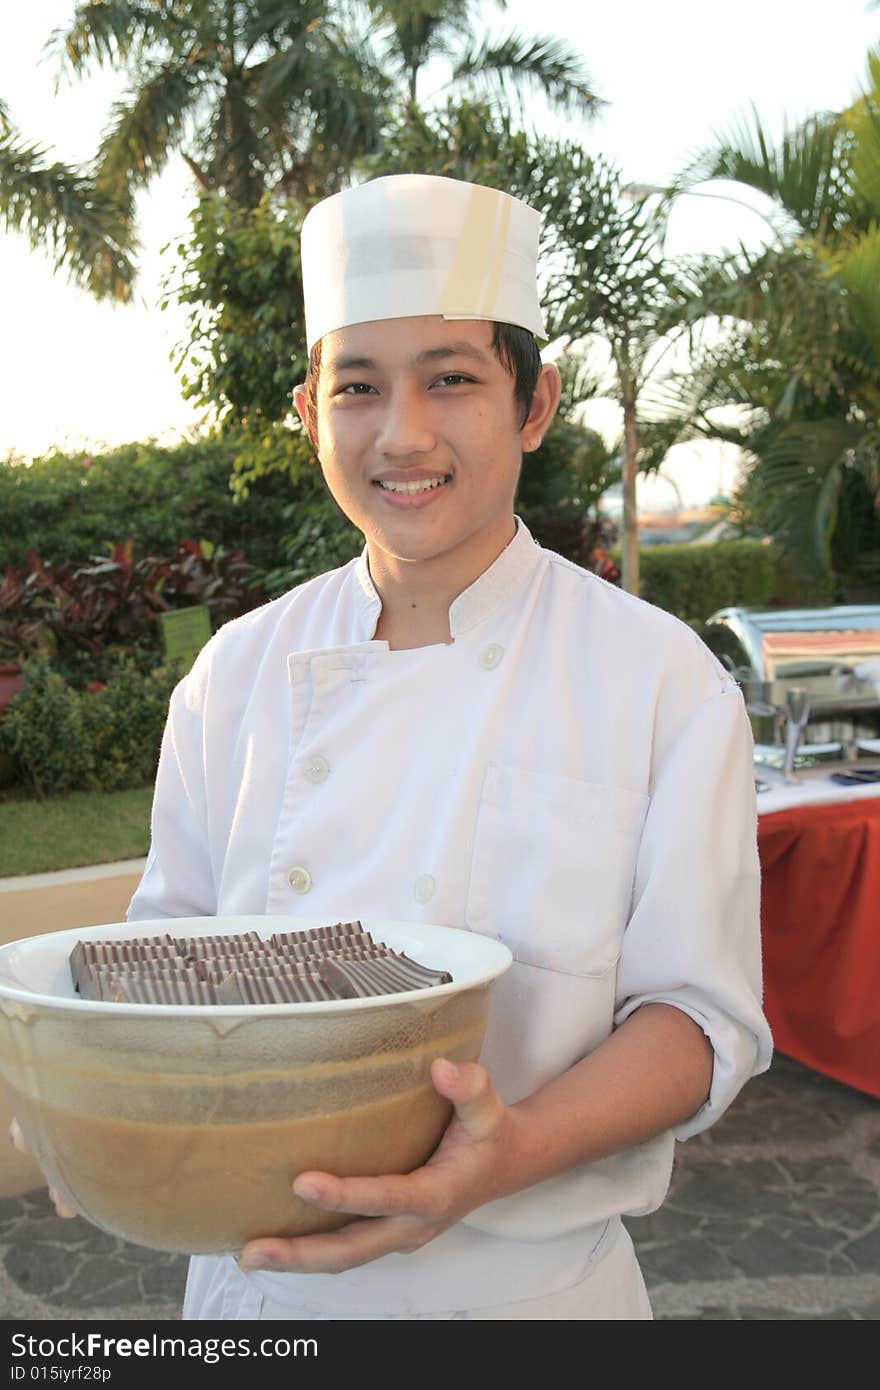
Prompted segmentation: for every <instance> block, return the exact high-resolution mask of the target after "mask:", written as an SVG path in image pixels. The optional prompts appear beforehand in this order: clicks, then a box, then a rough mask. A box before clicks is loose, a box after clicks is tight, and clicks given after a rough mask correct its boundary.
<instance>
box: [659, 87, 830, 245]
mask: <svg viewBox="0 0 880 1390" xmlns="http://www.w3.org/2000/svg"><path fill="white" fill-rule="evenodd" d="M716 138H717V144H716V145H714V146H713V147H712V148H710V149H708V150H705V151H703V152H702V153H701V154H699V155H698V156H696V158H695V159H694V160H692V161H691V163H690V164H689V165H688V166H687V168H685V170H684V171H683V172H682V174H680V175H679V177H678V178H677V179H676V181H675V185H674V188H675V191H678V192H685V191H687V190H688V189H691V188H694V187H695V186H696V185H697V184H703V183H706V182H708V181H710V180H712V179H733V180H734V181H735V182H737V183H742V184H747V185H748V186H749V187H750V188H755V189H758V190H759V191H760V192H761V193H765V194H767V196H768V197H770V198H772V199H773V200H774V202H776V203H777V205H778V206H779V207H780V208H782V209H784V211H785V212H786V213H788V214H789V215H790V216H791V217H792V218H794V219H795V221H796V222H797V224H798V226H799V227H800V228H801V229H802V230H803V231H808V232H811V233H812V234H813V235H814V236H816V237H819V238H824V237H825V236H827V235H828V234H829V233H830V232H831V231H834V230H836V229H838V228H840V227H842V226H845V225H847V224H848V223H849V222H850V221H851V220H852V217H853V215H854V212H855V210H856V202H857V200H856V198H855V195H854V192H853V188H852V174H851V169H850V165H849V155H850V149H851V146H852V135H851V133H850V132H849V130H848V129H847V127H846V124H845V122H844V121H843V119H842V118H841V117H840V116H838V115H836V114H826V115H816V116H811V117H810V118H809V119H808V120H806V121H804V122H803V123H802V124H801V125H799V126H797V127H795V128H794V129H793V130H791V131H788V132H787V133H786V134H785V135H784V136H783V138H782V140H781V141H779V142H777V143H774V142H773V141H772V139H771V137H770V136H769V134H768V132H767V131H766V130H765V128H764V125H763V124H762V122H761V118H760V116H759V115H758V113H757V111H756V110H755V108H754V107H752V116H751V121H750V122H749V121H748V120H746V119H742V120H740V121H739V122H738V123H736V124H734V126H733V127H732V128H731V129H730V130H729V131H728V132H727V133H718V134H717V137H716ZM780 230H784V228H783V227H780Z"/></svg>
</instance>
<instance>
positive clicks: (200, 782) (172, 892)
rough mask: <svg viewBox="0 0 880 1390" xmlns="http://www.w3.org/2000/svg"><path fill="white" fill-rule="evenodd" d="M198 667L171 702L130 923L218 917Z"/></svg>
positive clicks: (181, 683)
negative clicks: (147, 844) (145, 853)
mask: <svg viewBox="0 0 880 1390" xmlns="http://www.w3.org/2000/svg"><path fill="white" fill-rule="evenodd" d="M197 667H198V669H197V668H194V670H193V671H192V672H191V673H190V675H189V676H188V677H187V678H186V679H185V680H183V681H181V682H180V684H179V685H178V686H177V687H176V688H175V690H174V692H173V694H172V696H171V702H170V705H169V709H168V719H167V721H166V724H165V732H164V735H163V738H162V750H161V753H160V755H159V767H158V771H157V773H156V786H155V790H154V793H153V810H152V816H151V822H150V851H149V854H148V856H147V862H146V865H145V868H144V872H143V876H142V878H141V881H140V883H139V885H138V887H137V889H136V891H135V894H134V897H133V898H132V900H131V902H130V903H129V906H128V911H127V913H126V917H127V920H128V921H130V922H142V921H149V920H152V919H158V918H162V917H200V916H212V915H214V913H215V912H216V904H217V890H216V886H215V876H214V873H213V869H212V865H211V855H210V849H209V844H208V814H207V794H206V789H205V759H204V741H203V727H204V718H203V709H202V703H203V686H204V669H203V667H202V666H201V665H200V664H199V663H197Z"/></svg>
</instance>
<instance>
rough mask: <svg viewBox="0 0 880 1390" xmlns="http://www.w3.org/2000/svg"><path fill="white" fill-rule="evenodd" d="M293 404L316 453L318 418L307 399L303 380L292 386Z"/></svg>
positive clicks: (307, 395)
mask: <svg viewBox="0 0 880 1390" xmlns="http://www.w3.org/2000/svg"><path fill="white" fill-rule="evenodd" d="M293 404H294V406H295V407H296V413H297V415H298V416H299V418H300V420H302V423H303V426H304V428H305V431H306V434H307V435H308V436H309V439H310V441H311V445H312V448H313V449H314V451H315V453H317V452H318V420H317V415H316V412H315V410H314V406H313V404H312V402H311V401H310V400H309V394H308V392H307V391H306V388H305V384H304V383H303V382H300V384H299V385H298V386H294V388H293Z"/></svg>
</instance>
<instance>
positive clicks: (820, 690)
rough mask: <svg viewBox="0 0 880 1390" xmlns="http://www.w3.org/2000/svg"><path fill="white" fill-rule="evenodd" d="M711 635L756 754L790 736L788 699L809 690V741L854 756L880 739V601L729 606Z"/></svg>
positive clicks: (804, 741)
mask: <svg viewBox="0 0 880 1390" xmlns="http://www.w3.org/2000/svg"><path fill="white" fill-rule="evenodd" d="M704 638H705V641H706V643H707V645H708V646H709V647H710V648H711V649H712V651H713V652H714V653H715V655H716V656H717V657H718V658H719V659H720V660H721V661H722V662H723V664H724V665H725V666H726V667H727V669H728V670H729V671H730V672H731V673H732V674H733V676H734V677H735V679H736V680H737V682H738V683H739V685H740V687H741V689H742V691H743V694H744V696H745V700H746V706H747V708H748V710H749V715H750V718H751V721H752V729H753V731H754V736H755V743H756V751H758V752H759V751H760V749H761V748H767V747H771V748H772V747H776V748H778V747H779V746H780V745H781V744H782V743H783V742H784V738H785V723H786V713H785V712H786V700H787V696H788V692H789V691H790V690H792V688H796V689H798V690H802V691H805V692H806V696H807V699H808V702H809V715H808V718H807V722H806V725H805V727H804V729H803V732H802V736H801V746H802V747H803V746H804V745H806V746H809V745H813V747H814V749H815V752H816V754H818V753H819V751H820V746H823V749H824V751H826V752H827V754H828V755H829V756H836V757H841V756H846V757H849V758H850V759H852V758H854V757H856V756H858V755H859V752H860V751H864V752H865V753H866V754H868V755H870V754H871V753H872V752H873V753H874V755H875V756H876V750H869V749H864V750H862V748H861V745H862V744H863V743H864V742H865V741H871V740H876V739H877V738H880V604H864V605H862V604H842V605H840V606H838V607H834V608H775V609H758V608H722V609H719V611H718V612H717V613H713V615H712V617H711V618H709V620H708V622H707V624H706V627H705V631H704Z"/></svg>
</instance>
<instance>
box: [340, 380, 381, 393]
mask: <svg viewBox="0 0 880 1390" xmlns="http://www.w3.org/2000/svg"><path fill="white" fill-rule="evenodd" d="M374 389H375V388H374V387H372V386H370V384H369V383H368V382H366V381H350V382H348V384H347V385H346V386H340V388H339V391H338V392H337V394H338V395H340V396H362V395H364V394H365V393H366V392H367V391H373V390H374Z"/></svg>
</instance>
